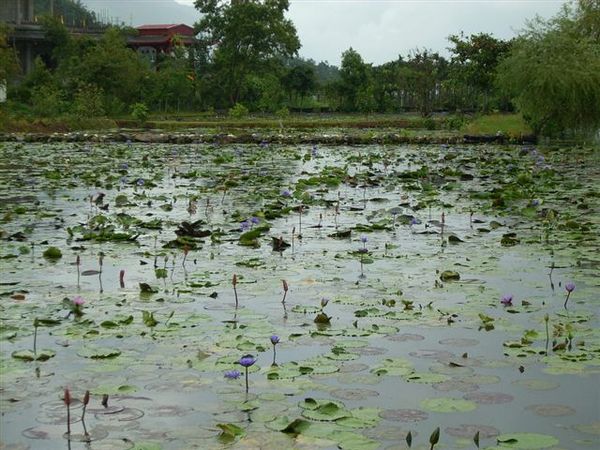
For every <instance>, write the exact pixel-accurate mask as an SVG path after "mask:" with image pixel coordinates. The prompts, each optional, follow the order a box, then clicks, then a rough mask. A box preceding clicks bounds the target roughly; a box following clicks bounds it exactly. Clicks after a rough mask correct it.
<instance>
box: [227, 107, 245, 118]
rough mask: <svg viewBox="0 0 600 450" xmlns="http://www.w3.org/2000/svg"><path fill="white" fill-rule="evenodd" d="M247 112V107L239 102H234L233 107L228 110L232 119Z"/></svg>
mask: <svg viewBox="0 0 600 450" xmlns="http://www.w3.org/2000/svg"><path fill="white" fill-rule="evenodd" d="M248 114H249V111H248V108H246V107H245V106H244V105H242V104H241V103H236V104H235V105H233V108H231V109H230V110H229V117H231V118H232V119H243V118H244V117H247V116H248Z"/></svg>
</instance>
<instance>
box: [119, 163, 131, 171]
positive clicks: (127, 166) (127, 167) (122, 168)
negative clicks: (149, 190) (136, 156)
mask: <svg viewBox="0 0 600 450" xmlns="http://www.w3.org/2000/svg"><path fill="white" fill-rule="evenodd" d="M119 168H120V169H121V170H127V169H129V164H127V163H122V164H121V165H120V166H119Z"/></svg>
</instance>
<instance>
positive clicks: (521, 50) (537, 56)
mask: <svg viewBox="0 0 600 450" xmlns="http://www.w3.org/2000/svg"><path fill="white" fill-rule="evenodd" d="M598 8H600V2H598V1H589V0H587V1H586V0H581V1H580V2H578V3H572V4H569V5H567V6H566V7H565V8H564V9H563V10H562V11H561V12H560V13H559V14H558V15H557V16H556V17H554V18H552V19H550V20H548V21H544V20H542V19H540V18H537V19H536V20H535V21H533V22H531V23H529V25H528V28H527V29H526V30H525V31H524V32H523V34H522V35H521V36H520V37H519V38H518V39H517V40H516V42H515V44H514V46H513V49H512V51H511V52H510V55H509V56H508V57H507V58H506V59H505V60H504V61H502V63H501V64H500V66H499V68H498V81H499V85H500V87H501V88H502V89H503V90H504V92H505V93H507V94H508V95H509V96H510V97H511V98H512V100H513V102H514V104H515V105H516V107H517V108H518V109H519V111H521V113H522V114H523V117H524V118H525V120H527V121H528V122H529V124H530V125H531V127H532V128H533V129H534V131H536V132H537V133H540V134H544V135H558V134H561V133H563V132H566V131H570V132H588V131H592V132H595V131H597V130H598V129H600V40H599V34H598V30H599V29H600V15H599V14H598V11H599V9H598Z"/></svg>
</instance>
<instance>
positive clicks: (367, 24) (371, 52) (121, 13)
mask: <svg viewBox="0 0 600 450" xmlns="http://www.w3.org/2000/svg"><path fill="white" fill-rule="evenodd" d="M83 3H84V4H86V5H88V6H89V7H90V8H91V9H93V10H94V11H97V12H102V13H103V14H108V15H109V16H117V17H119V18H120V19H121V20H122V21H123V22H126V23H130V22H131V23H132V24H133V25H134V26H135V25H141V24H143V23H187V24H189V25H193V23H194V22H195V21H197V20H198V18H199V13H198V11H196V10H195V9H194V8H192V7H191V6H190V5H192V4H193V0H83ZM564 3H565V2H564V1H563V0H478V1H477V0H471V1H468V0H290V4H291V6H290V10H289V13H288V16H289V18H290V19H292V21H293V22H294V24H295V26H296V29H297V30H298V36H299V37H300V42H301V43H302V48H301V49H300V55H301V56H303V57H306V58H312V59H314V60H316V61H322V60H323V61H329V62H330V63H332V64H339V62H340V59H341V53H342V52H343V51H344V50H346V49H348V48H349V47H353V48H354V49H355V50H357V51H358V52H359V53H360V54H361V55H362V57H363V59H364V60H365V61H366V62H370V63H374V64H381V63H384V62H387V61H391V60H393V59H396V58H397V56H398V55H399V54H401V55H407V54H408V52H409V51H410V50H412V49H415V48H417V47H418V48H421V49H423V48H427V49H432V50H434V51H438V52H440V53H443V54H447V51H446V47H447V46H448V41H447V40H446V38H447V37H448V36H449V35H451V34H458V33H459V32H460V31H464V32H465V33H466V34H467V35H468V34H472V33H479V32H486V33H491V34H493V35H494V36H496V37H498V38H502V39H508V38H511V37H513V36H515V35H516V34H517V33H518V31H519V30H520V29H521V28H522V27H523V25H524V24H525V21H526V20H527V19H531V18H533V17H534V16H535V15H536V14H538V15H540V16H542V17H546V18H547V17H551V16H553V15H554V14H556V12H557V11H558V10H559V9H560V8H561V6H562V5H563V4H564Z"/></svg>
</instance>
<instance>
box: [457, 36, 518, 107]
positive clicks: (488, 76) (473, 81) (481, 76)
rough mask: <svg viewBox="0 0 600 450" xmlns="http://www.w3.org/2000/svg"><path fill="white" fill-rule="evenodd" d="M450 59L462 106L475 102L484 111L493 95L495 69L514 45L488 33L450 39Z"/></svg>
mask: <svg viewBox="0 0 600 450" xmlns="http://www.w3.org/2000/svg"><path fill="white" fill-rule="evenodd" d="M448 40H449V41H450V43H451V44H452V46H451V47H449V48H448V50H450V52H451V53H452V57H451V63H450V64H451V71H450V74H451V79H452V81H453V82H454V86H453V87H454V88H455V89H457V90H459V91H460V93H461V94H462V95H461V97H462V98H460V103H462V104H465V103H467V102H469V99H472V101H473V100H474V101H475V102H476V103H477V104H478V105H476V106H478V107H479V108H481V109H482V110H484V111H487V110H488V107H489V103H490V97H492V96H493V94H494V89H495V83H494V80H495V77H496V68H497V66H498V63H499V62H500V61H501V60H502V58H504V56H505V55H506V54H507V53H508V52H509V50H510V46H511V43H510V42H507V41H503V40H500V39H496V38H494V37H493V36H491V35H489V34H487V33H479V34H472V35H471V36H469V37H465V35H464V34H462V33H461V34H460V35H452V36H449V37H448Z"/></svg>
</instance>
